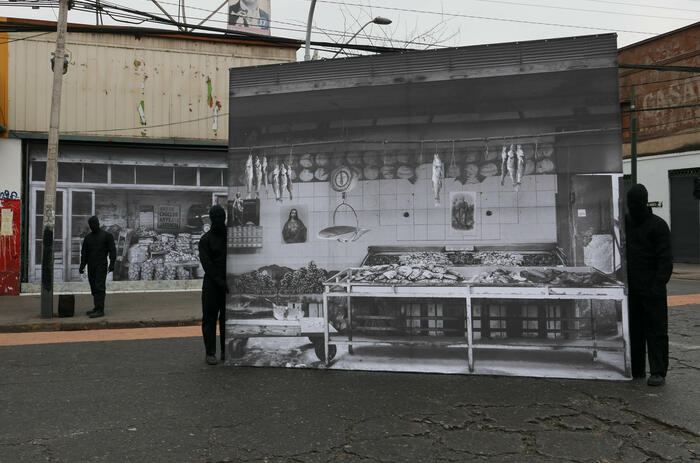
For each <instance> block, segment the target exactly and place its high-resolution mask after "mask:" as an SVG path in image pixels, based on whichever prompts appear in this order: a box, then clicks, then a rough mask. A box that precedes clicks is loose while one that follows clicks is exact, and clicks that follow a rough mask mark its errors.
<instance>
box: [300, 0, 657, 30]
mask: <svg viewBox="0 0 700 463" xmlns="http://www.w3.org/2000/svg"><path fill="white" fill-rule="evenodd" d="M306 1H310V0H306ZM318 3H328V4H333V5H345V6H355V7H366V6H367V5H363V4H360V3H350V2H345V1H338V0H318ZM372 8H379V9H383V10H391V11H401V12H406V13H420V14H430V15H439V16H451V17H455V18H469V19H485V20H488V21H504V22H512V23H519V24H531V25H535V26H554V27H568V28H573V29H586V30H597V31H605V32H626V33H629V34H642V35H657V34H658V32H644V31H631V30H625V29H610V28H604V27H595V26H577V25H573V24H559V23H549V22H543V21H527V20H524V19H510V18H495V17H489V16H477V15H469V14H463V13H446V12H440V11H430V10H418V9H413V8H399V7H391V6H383V5H372Z"/></svg>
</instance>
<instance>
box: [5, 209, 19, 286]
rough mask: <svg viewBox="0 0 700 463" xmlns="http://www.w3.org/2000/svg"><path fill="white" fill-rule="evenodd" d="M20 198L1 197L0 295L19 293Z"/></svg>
mask: <svg viewBox="0 0 700 463" xmlns="http://www.w3.org/2000/svg"><path fill="white" fill-rule="evenodd" d="M20 203H21V201H20V200H19V199H0V296H8V295H11V296H17V295H19V269H20V224H19V221H20Z"/></svg>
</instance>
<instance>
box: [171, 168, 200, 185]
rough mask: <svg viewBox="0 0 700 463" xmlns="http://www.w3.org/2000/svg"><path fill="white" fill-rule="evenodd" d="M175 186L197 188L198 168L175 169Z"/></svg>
mask: <svg viewBox="0 0 700 463" xmlns="http://www.w3.org/2000/svg"><path fill="white" fill-rule="evenodd" d="M175 185H183V186H196V185H197V168H196V167H176V168H175Z"/></svg>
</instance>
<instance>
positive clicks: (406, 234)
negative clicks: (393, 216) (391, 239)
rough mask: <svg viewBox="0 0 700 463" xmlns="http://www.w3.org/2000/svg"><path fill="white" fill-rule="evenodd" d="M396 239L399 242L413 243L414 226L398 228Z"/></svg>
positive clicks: (400, 226)
mask: <svg viewBox="0 0 700 463" xmlns="http://www.w3.org/2000/svg"><path fill="white" fill-rule="evenodd" d="M396 239H397V240H398V241H412V240H413V226H412V225H399V226H397V227H396Z"/></svg>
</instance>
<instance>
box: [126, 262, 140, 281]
mask: <svg viewBox="0 0 700 463" xmlns="http://www.w3.org/2000/svg"><path fill="white" fill-rule="evenodd" d="M128 277H129V281H138V280H140V279H141V264H140V263H138V262H132V261H129V272H128Z"/></svg>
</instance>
